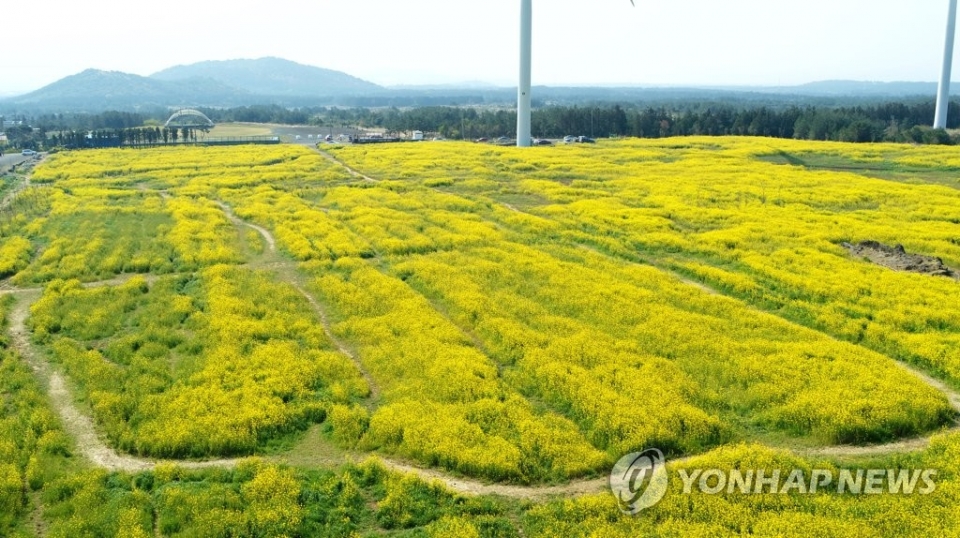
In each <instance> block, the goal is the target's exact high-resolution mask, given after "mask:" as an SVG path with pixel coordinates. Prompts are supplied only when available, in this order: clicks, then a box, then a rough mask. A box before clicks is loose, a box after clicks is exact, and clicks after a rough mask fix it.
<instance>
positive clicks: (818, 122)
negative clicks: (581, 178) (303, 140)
mask: <svg viewBox="0 0 960 538" xmlns="http://www.w3.org/2000/svg"><path fill="white" fill-rule="evenodd" d="M201 111H202V112H203V113H204V114H206V115H207V116H208V117H209V118H210V119H212V120H213V121H214V122H215V123H226V122H250V123H277V124H285V125H315V126H319V127H329V128H331V129H336V128H344V129H347V128H366V129H378V130H383V131H387V132H394V133H398V132H410V131H414V130H419V131H424V132H427V133H431V134H435V135H439V136H443V137H446V138H453V139H476V138H481V137H486V138H495V137H499V136H507V137H510V136H513V134H514V133H515V129H516V112H515V111H514V110H512V109H511V108H509V107H484V108H468V107H457V106H428V107H417V108H379V109H371V108H336V107H305V108H294V109H288V108H284V107H281V106H278V105H262V106H244V107H236V108H228V109H210V108H202V109H201ZM168 113H169V111H166V110H160V109H158V110H155V111H151V112H118V111H108V112H103V113H100V114H48V115H42V116H38V117H35V118H29V119H27V121H28V122H29V126H27V125H23V126H17V127H14V128H8V129H7V133H6V134H7V137H8V143H7V145H8V146H12V147H14V148H33V149H41V148H49V147H57V146H60V147H65V148H82V147H103V146H107V145H154V144H160V143H171V142H174V143H175V142H178V141H184V140H186V141H190V140H193V141H196V140H197V137H198V134H197V133H196V132H195V131H191V130H189V129H188V130H187V131H186V132H184V131H183V130H182V129H176V128H166V127H162V125H163V122H164V121H165V120H166V116H167V114H168ZM933 114H934V103H933V102H928V101H917V102H908V103H904V102H893V103H884V104H876V105H870V106H848V107H822V106H820V107H818V106H803V107H801V106H786V107H775V106H742V105H738V104H730V103H725V102H688V103H676V104H673V105H661V106H658V107H642V106H637V105H626V104H624V105H606V104H604V105H596V106H544V107H541V108H538V109H536V110H535V111H534V113H533V118H532V130H533V133H534V135H535V136H538V137H544V138H559V137H563V136H566V135H585V136H591V137H625V136H626V137H638V138H666V137H675V136H695V135H706V136H766V137H776V138H796V139H803V140H835V141H845V142H880V141H888V142H907V143H923V144H955V143H958V142H960V139H958V138H957V137H951V136H950V135H949V134H948V133H947V132H946V131H942V130H934V129H932V128H930V127H928V125H929V123H930V121H931V119H932V118H933ZM949 118H950V121H949V124H948V128H950V129H956V128H958V127H960V103H956V102H955V103H951V104H950V112H949Z"/></svg>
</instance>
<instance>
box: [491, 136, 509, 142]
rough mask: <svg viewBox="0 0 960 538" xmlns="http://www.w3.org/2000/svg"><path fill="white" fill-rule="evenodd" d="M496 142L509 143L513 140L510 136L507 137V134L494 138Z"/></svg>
mask: <svg viewBox="0 0 960 538" xmlns="http://www.w3.org/2000/svg"><path fill="white" fill-rule="evenodd" d="M494 142H496V143H497V144H509V143H510V142H512V140H511V139H510V138H507V137H506V136H501V137H499V138H497V139H496V140H494Z"/></svg>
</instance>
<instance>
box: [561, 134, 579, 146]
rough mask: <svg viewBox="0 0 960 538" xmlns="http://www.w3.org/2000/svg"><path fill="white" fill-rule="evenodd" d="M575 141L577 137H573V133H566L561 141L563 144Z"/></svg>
mask: <svg viewBox="0 0 960 538" xmlns="http://www.w3.org/2000/svg"><path fill="white" fill-rule="evenodd" d="M576 141H577V137H575V136H573V135H567V136H565V137H563V143H564V144H573V143H574V142H576Z"/></svg>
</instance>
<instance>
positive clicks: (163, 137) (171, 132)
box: [47, 127, 198, 149]
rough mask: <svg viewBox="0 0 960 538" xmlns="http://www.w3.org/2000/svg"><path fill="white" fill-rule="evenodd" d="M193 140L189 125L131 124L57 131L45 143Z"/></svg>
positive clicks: (123, 143)
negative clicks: (150, 125) (131, 125)
mask: <svg viewBox="0 0 960 538" xmlns="http://www.w3.org/2000/svg"><path fill="white" fill-rule="evenodd" d="M197 140H198V131H197V129H192V128H189V127H182V128H177V127H169V128H168V127H162V128H161V127H133V128H122V129H98V130H96V131H58V132H55V133H52V134H51V135H50V136H49V138H48V139H47V146H48V147H62V148H67V149H80V148H104V147H119V146H156V145H160V144H177V143H190V142H196V141H197Z"/></svg>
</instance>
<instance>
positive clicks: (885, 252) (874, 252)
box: [841, 241, 960, 279]
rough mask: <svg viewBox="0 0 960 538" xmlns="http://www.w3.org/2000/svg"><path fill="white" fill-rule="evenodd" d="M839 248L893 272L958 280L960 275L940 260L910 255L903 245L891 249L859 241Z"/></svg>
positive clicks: (872, 242)
mask: <svg viewBox="0 0 960 538" xmlns="http://www.w3.org/2000/svg"><path fill="white" fill-rule="evenodd" d="M841 246H843V248H845V249H847V250H848V251H850V253H851V254H853V255H854V256H859V257H861V258H866V259H868V260H870V261H871V262H873V263H875V264H877V265H882V266H884V267H886V268H888V269H893V270H894V271H905V272H908V273H920V274H924V275H931V276H945V277H949V278H956V279H960V274H958V273H957V272H956V271H954V270H953V269H951V268H949V267H947V266H946V265H944V263H943V260H941V259H940V258H937V257H934V256H924V255H923V254H911V253H909V252H907V251H906V250H905V249H904V248H903V245H896V246H892V247H891V246H889V245H884V244H883V243H880V242H877V241H861V242H860V243H857V244H850V243H842V245H841Z"/></svg>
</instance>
